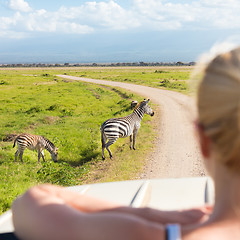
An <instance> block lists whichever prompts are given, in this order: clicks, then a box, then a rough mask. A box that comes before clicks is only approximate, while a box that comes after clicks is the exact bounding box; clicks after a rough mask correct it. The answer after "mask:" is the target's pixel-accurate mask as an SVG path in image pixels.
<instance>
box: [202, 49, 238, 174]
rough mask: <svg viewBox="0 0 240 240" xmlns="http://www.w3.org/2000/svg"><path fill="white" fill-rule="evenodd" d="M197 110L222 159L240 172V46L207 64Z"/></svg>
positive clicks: (206, 132) (204, 128) (229, 166)
mask: <svg viewBox="0 0 240 240" xmlns="http://www.w3.org/2000/svg"><path fill="white" fill-rule="evenodd" d="M198 114H199V123H200V124H201V126H202V128H203V130H204V132H205V134H206V135H207V136H208V137H209V138H210V139H211V141H212V143H213V146H214V148H215V149H216V151H217V152H218V153H219V155H220V161H222V163H223V164H224V165H225V166H227V167H228V168H229V169H231V170H233V171H235V172H239V174H240V48H237V49H235V50H232V51H230V52H228V53H224V54H220V55H218V56H217V57H215V58H214V59H213V60H212V61H211V62H210V63H209V64H208V66H207V67H206V69H205V72H204V76H203V78H202V81H201V82H200V85H199V88H198Z"/></svg>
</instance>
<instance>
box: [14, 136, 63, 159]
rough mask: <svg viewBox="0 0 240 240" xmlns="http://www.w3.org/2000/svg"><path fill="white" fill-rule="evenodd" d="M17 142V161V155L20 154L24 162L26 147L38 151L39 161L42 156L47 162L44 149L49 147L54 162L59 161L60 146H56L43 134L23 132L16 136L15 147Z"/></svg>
mask: <svg viewBox="0 0 240 240" xmlns="http://www.w3.org/2000/svg"><path fill="white" fill-rule="evenodd" d="M16 142H17V146H18V149H17V151H16V152H15V162H16V161H17V157H18V155H19V157H20V159H21V161H22V163H23V160H22V156H23V152H24V150H25V148H28V149H30V150H37V151H38V162H40V158H41V157H42V159H43V161H44V162H45V159H44V153H43V150H44V149H47V150H48V151H49V152H50V154H51V157H52V160H53V161H54V162H57V151H58V148H56V147H55V146H54V144H53V143H52V142H50V141H49V140H48V139H47V138H45V137H43V136H38V135H32V134H28V133H23V134H20V135H18V136H17V137H16V138H15V140H14V143H13V148H14V147H15V144H16Z"/></svg>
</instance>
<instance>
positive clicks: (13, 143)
mask: <svg viewBox="0 0 240 240" xmlns="http://www.w3.org/2000/svg"><path fill="white" fill-rule="evenodd" d="M17 138H18V136H17V137H16V138H15V139H14V143H13V148H14V147H15V144H16V141H17Z"/></svg>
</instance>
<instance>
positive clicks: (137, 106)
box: [133, 100, 146, 111]
mask: <svg viewBox="0 0 240 240" xmlns="http://www.w3.org/2000/svg"><path fill="white" fill-rule="evenodd" d="M143 102H146V101H145V100H143V101H141V102H140V103H138V104H137V105H136V107H135V108H134V110H136V109H137V108H139V106H140V105H141V104H142V103H143ZM134 110H133V111H134Z"/></svg>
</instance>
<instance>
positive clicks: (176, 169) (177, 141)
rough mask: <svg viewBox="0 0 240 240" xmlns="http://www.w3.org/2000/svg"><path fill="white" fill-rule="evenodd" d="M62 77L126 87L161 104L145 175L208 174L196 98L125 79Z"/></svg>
mask: <svg viewBox="0 0 240 240" xmlns="http://www.w3.org/2000/svg"><path fill="white" fill-rule="evenodd" d="M58 76H59V77H62V78H66V79H71V80H78V81H85V82H91V83H97V84H103V85H109V86H114V87H120V88H124V89H127V90H130V91H133V92H135V93H137V94H140V95H142V96H144V97H146V98H150V99H151V101H154V102H155V103H157V104H158V105H159V106H160V118H159V126H158V127H157V128H158V129H157V131H158V132H159V134H158V137H157V139H156V146H155V147H154V148H153V149H154V151H153V152H152V154H151V155H150V156H148V158H149V159H148V165H147V166H146V167H145V171H144V173H143V174H142V175H141V178H168V177H193V176H203V175H205V170H204V167H203V165H202V159H201V155H200V151H199V147H198V144H197V141H196V136H195V133H194V126H193V121H194V119H195V116H196V109H195V104H194V101H193V99H192V98H190V97H188V96H186V95H183V94H180V93H177V92H172V91H167V90H161V89H156V88H151V87H146V86H141V85H134V84H128V83H122V82H111V81H104V80H95V79H88V78H81V77H73V76H67V75H58Z"/></svg>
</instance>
